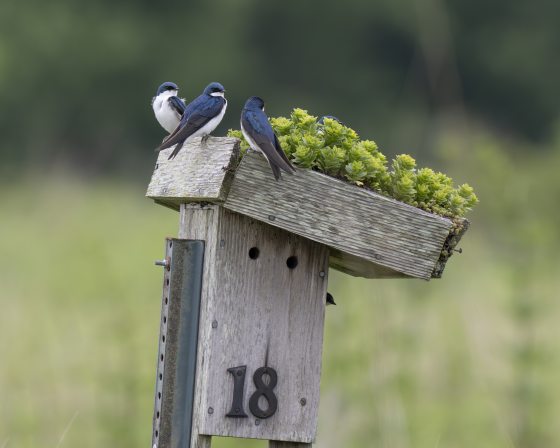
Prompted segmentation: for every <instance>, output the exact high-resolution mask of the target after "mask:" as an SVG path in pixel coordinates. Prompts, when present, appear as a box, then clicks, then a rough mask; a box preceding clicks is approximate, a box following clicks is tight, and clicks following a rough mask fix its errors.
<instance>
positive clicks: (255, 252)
mask: <svg viewBox="0 0 560 448" xmlns="http://www.w3.org/2000/svg"><path fill="white" fill-rule="evenodd" d="M259 254H260V250H259V248H258V247H251V249H249V258H250V259H251V260H256V259H257V258H259Z"/></svg>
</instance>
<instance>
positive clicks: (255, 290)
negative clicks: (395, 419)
mask: <svg viewBox="0 0 560 448" xmlns="http://www.w3.org/2000/svg"><path fill="white" fill-rule="evenodd" d="M169 152H170V150H166V151H163V152H161V153H160V155H159V158H158V161H157V163H156V166H155V170H154V173H153V175H152V179H151V182H150V185H149V187H148V191H147V196H148V197H149V198H152V199H154V200H155V202H156V203H158V204H161V205H165V206H167V207H170V208H172V209H175V210H177V211H179V235H178V238H177V239H172V238H170V239H167V240H166V258H165V260H163V261H162V262H160V263H161V264H163V265H164V266H165V270H164V285H163V297H162V315H161V331H160V342H159V353H158V367H157V382H156V397H155V410H154V421H153V427H154V430H153V440H152V445H153V446H154V447H158V448H168V447H173V448H178V447H181V448H182V447H192V448H195V447H197V448H198V447H210V445H211V437H212V436H231V437H242V438H258V439H266V440H269V441H270V445H269V446H271V447H277V448H280V447H284V448H288V447H305V446H311V443H312V442H313V440H314V439H315V436H316V428H317V417H318V409H319V384H320V376H321V355H322V340H323V325H324V318H325V297H326V293H327V283H328V273H329V268H332V269H336V270H339V271H342V272H344V273H347V274H350V275H353V276H360V277H366V278H397V277H402V278H420V279H425V280H429V279H430V278H434V277H440V276H441V275H442V272H443V269H444V267H445V263H446V261H447V259H448V257H449V255H450V254H451V253H452V250H453V248H454V247H455V245H456V244H457V242H458V241H459V239H460V238H461V236H462V233H464V231H465V230H466V228H467V225H466V224H467V222H466V221H464V222H463V225H462V226H460V227H461V230H460V231H458V230H457V226H456V225H455V224H454V223H453V222H452V221H451V220H449V219H446V218H442V217H441V216H437V215H433V214H430V213H427V212H424V211H422V210H419V209H417V208H415V207H412V206H409V205H406V204H404V203H401V202H398V201H395V200H393V199H389V198H387V197H385V196H382V195H379V194H376V193H374V192H371V191H368V190H365V189H362V188H358V187H355V186H352V185H349V184H347V183H345V182H343V181H340V180H338V179H334V178H331V177H328V176H326V175H324V174H321V173H318V172H315V171H311V170H304V169H298V170H297V172H296V174H295V175H293V176H290V175H284V176H283V177H282V178H281V179H280V180H279V181H275V180H274V177H273V175H272V173H271V171H270V168H269V166H268V163H267V162H266V160H265V159H264V157H263V156H262V155H260V154H257V153H255V152H252V151H250V152H249V153H248V154H246V155H245V156H244V157H243V159H242V160H241V162H239V141H238V140H237V139H234V138H214V137H211V138H209V139H208V140H207V141H206V142H204V143H201V141H200V139H195V140H194V141H193V142H191V143H189V144H187V145H186V146H185V147H184V148H183V150H182V151H181V152H180V153H179V154H178V156H177V157H176V158H175V159H173V160H168V159H167V158H168V155H169Z"/></svg>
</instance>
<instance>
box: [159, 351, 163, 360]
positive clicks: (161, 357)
mask: <svg viewBox="0 0 560 448" xmlns="http://www.w3.org/2000/svg"><path fill="white" fill-rule="evenodd" d="M159 359H161V360H162V361H163V353H162V355H161V356H160V357H159Z"/></svg>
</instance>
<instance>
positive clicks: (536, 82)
mask: <svg viewBox="0 0 560 448" xmlns="http://www.w3.org/2000/svg"><path fill="white" fill-rule="evenodd" d="M558 17H560V3H559V2H557V1H548V0H538V1H533V2H529V1H505V0H495V1H493V2H488V1H483V0H471V1H469V2H466V1H459V0H447V1H444V0H397V1H395V0H379V1H375V2H371V1H366V0H364V1H359V0H347V1H345V2H334V1H327V0H324V1H322V2H318V1H307V2H301V1H299V2H296V1H293V0H285V1H282V2H257V1H256V0H240V1H236V2H227V1H225V0H214V1H204V2H203V1H181V2H179V1H168V2H148V1H132V0H124V1H121V2H118V3H117V2H110V1H108V0H99V1H96V2H83V1H70V0H50V1H48V2H45V1H43V0H27V1H26V2H16V1H15V0H5V1H3V2H2V3H1V4H0V105H1V108H2V113H1V115H0V135H1V138H0V157H1V160H2V162H1V165H0V175H1V178H0V179H1V180H0V188H1V189H0V191H1V193H0V214H1V215H0V254H1V256H0V337H1V341H2V342H1V343H0V448H12V447H14V448H15V447H18V448H28V447H42V446H45V447H94V446H95V447H97V446H102V445H105V446H117V447H138V446H149V443H150V435H151V417H152V405H153V387H154V381H155V365H156V351H157V332H158V327H159V309H160V294H161V270H160V269H159V268H156V267H154V266H153V260H154V259H156V258H159V257H161V256H162V254H163V239H164V237H165V236H167V235H176V234H177V228H178V215H177V214H176V213H175V212H172V211H169V210H167V209H164V208H162V207H159V206H156V205H154V204H153V203H151V202H150V201H149V200H147V199H145V198H144V193H145V188H146V186H147V183H148V180H149V176H150V174H151V171H152V168H153V163H154V160H155V154H154V153H153V148H154V147H156V146H157V145H158V143H159V142H160V141H161V139H162V138H163V136H164V134H163V131H162V129H161V128H160V127H159V126H158V125H157V123H156V122H155V119H154V117H153V114H152V111H151V108H150V100H151V97H152V96H153V94H154V92H155V89H156V88H157V86H158V85H159V84H160V83H161V82H163V81H175V82H177V83H179V85H180V86H181V87H182V90H181V94H182V96H185V97H186V98H188V99H191V98H193V97H195V96H196V95H198V94H199V93H200V92H201V91H202V89H203V88H204V86H205V85H206V84H207V83H208V82H209V81H220V82H222V83H223V84H224V85H225V87H226V89H227V97H228V99H229V106H228V107H229V108H228V113H227V114H226V117H225V119H224V121H223V123H222V125H221V126H220V127H219V128H218V129H217V131H216V132H215V135H224V134H225V132H226V130H227V128H229V127H237V126H238V120H239V111H240V109H241V106H242V104H243V102H244V100H245V99H246V98H247V97H248V96H250V95H260V96H262V97H263V98H264V99H265V100H266V101H267V112H268V113H269V114H270V115H273V116H277V115H285V114H288V113H289V111H290V110H291V109H292V108H293V107H296V106H298V107H302V108H305V109H308V110H309V111H310V112H311V113H313V114H315V115H323V114H333V115H336V116H338V117H339V118H340V119H342V120H343V121H344V122H346V123H347V124H349V125H350V126H352V127H353V128H354V129H356V130H357V131H358V132H359V133H360V136H361V137H362V138H371V139H374V140H376V141H377V143H378V144H379V146H380V148H381V149H382V150H383V151H384V152H385V153H386V154H387V155H394V154H398V153H401V152H407V153H410V154H411V155H413V156H414V157H415V158H416V159H417V161H418V164H419V165H420V166H426V165H428V166H432V167H434V168H436V169H439V170H443V171H445V172H447V173H449V174H450V175H451V176H452V177H453V178H454V179H455V180H456V181H457V182H458V183H463V182H469V183H470V184H471V185H473V187H474V188H475V191H476V193H477V194H478V196H479V198H480V201H481V202H480V205H479V206H478V207H477V208H476V209H475V211H474V212H473V213H472V214H471V215H470V216H468V217H469V219H470V220H471V222H472V226H471V230H469V232H468V233H467V235H466V236H465V238H464V239H463V241H462V242H461V246H462V248H463V253H462V254H461V255H456V256H454V257H453V258H452V259H451V260H450V262H449V264H448V267H447V269H446V272H445V274H444V278H443V279H441V280H435V281H431V282H422V281H419V280H418V281H415V280H378V281H374V280H361V279H356V278H352V277H349V276H345V275H342V274H339V273H337V272H333V271H331V273H330V285H329V289H330V291H331V292H332V293H333V294H334V296H335V298H336V300H337V303H338V306H337V307H336V308H334V307H331V308H329V309H328V310H327V323H326V330H325V332H326V333H325V345H324V356H323V358H324V369H323V377H322V401H321V408H320V423H319V437H318V440H317V444H316V446H318V447H322V448H334V447H388V448H400V447H403V448H404V447H415V448H416V447H429V448H438V447H465V448H467V447H468V448H471V447H475V446H476V447H504V448H511V447H516V448H522V447H539V448H540V447H555V446H560V425H559V424H558V421H559V420H558V416H559V415H560V386H559V385H558V378H559V377H560V347H559V344H558V341H559V340H560V325H559V324H558V322H559V321H560V305H559V303H558V301H557V300H555V299H556V297H557V296H558V292H557V291H558V290H559V289H560V263H559V261H560V260H559V256H558V250H559V249H560V242H559V239H558V229H559V228H560V210H559V207H558V205H559V198H560V176H559V175H558V168H559V167H560V120H559V118H560V102H559V101H558V98H560V87H559V86H560V82H559V81H558V80H559V79H560V58H559V57H558V56H559V54H560V31H559V28H558ZM213 446H216V447H218V448H220V447H230V448H233V447H264V446H266V444H265V443H264V442H245V441H237V440H228V439H219V440H218V439H216V441H215V444H214V445H213Z"/></svg>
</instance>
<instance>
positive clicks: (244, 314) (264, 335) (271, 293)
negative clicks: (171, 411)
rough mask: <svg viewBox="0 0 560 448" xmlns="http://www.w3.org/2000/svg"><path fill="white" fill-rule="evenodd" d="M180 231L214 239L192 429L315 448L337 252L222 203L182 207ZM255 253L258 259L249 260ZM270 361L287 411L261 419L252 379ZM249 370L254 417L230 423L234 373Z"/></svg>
mask: <svg viewBox="0 0 560 448" xmlns="http://www.w3.org/2000/svg"><path fill="white" fill-rule="evenodd" d="M180 225H181V232H180V237H182V238H195V239H204V240H205V241H206V252H205V257H204V261H205V267H204V274H203V278H204V282H203V290H202V303H201V313H200V327H199V346H198V362H197V372H198V374H197V384H196V391H195V410H194V415H195V417H194V419H195V420H196V421H193V432H198V433H199V434H206V435H220V436H233V437H244V438H261V439H267V440H283V441H293V442H305V443H310V442H312V441H313V440H314V438H315V435H316V426H317V415H318V405H319V383H320V376H321V355H322V340H323V324H324V310H325V295H326V287H327V281H328V249H327V248H326V247H325V246H323V245H321V244H317V243H314V242H312V241H310V240H308V239H305V238H301V237H299V236H297V235H294V234H290V233H289V232H286V231H283V230H281V229H277V228H275V227H272V226H269V225H267V224H264V223H261V222H258V221H256V220H253V219H250V218H247V217H245V216H242V215H238V214H236V213H232V212H230V211H227V210H225V209H223V208H221V207H218V206H215V205H210V206H204V207H200V206H198V205H195V204H190V205H189V204H187V205H182V206H181V224H180ZM252 247H257V248H258V249H259V256H258V258H257V259H251V258H250V257H249V249H250V248H252ZM290 256H296V257H297V259H298V264H297V266H296V267H295V268H294V269H289V268H288V266H287V264H286V260H287V258H288V257H290ZM213 324H214V325H213ZM266 364H267V365H268V366H269V367H272V368H274V369H275V370H276V371H277V373H278V384H277V386H276V388H275V389H274V392H275V394H276V396H277V397H278V411H277V413H276V414H274V415H273V416H272V417H270V418H268V419H256V418H255V417H254V416H252V415H251V413H250V412H249V406H248V401H249V397H250V396H251V395H252V393H253V392H254V391H255V385H254V384H253V381H252V377H253V373H254V371H255V370H256V369H257V368H259V367H263V366H265V365H266ZM241 365H246V366H247V375H246V381H245V393H244V401H243V403H244V408H245V412H246V413H247V415H248V416H249V417H248V418H228V417H226V416H225V415H226V414H227V413H228V411H229V410H230V407H231V402H232V396H233V381H232V378H231V375H230V374H229V373H228V372H227V369H228V368H230V367H236V366H241ZM302 399H303V400H302ZM302 403H303V404H302ZM265 407H266V406H265ZM195 428H197V429H195Z"/></svg>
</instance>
